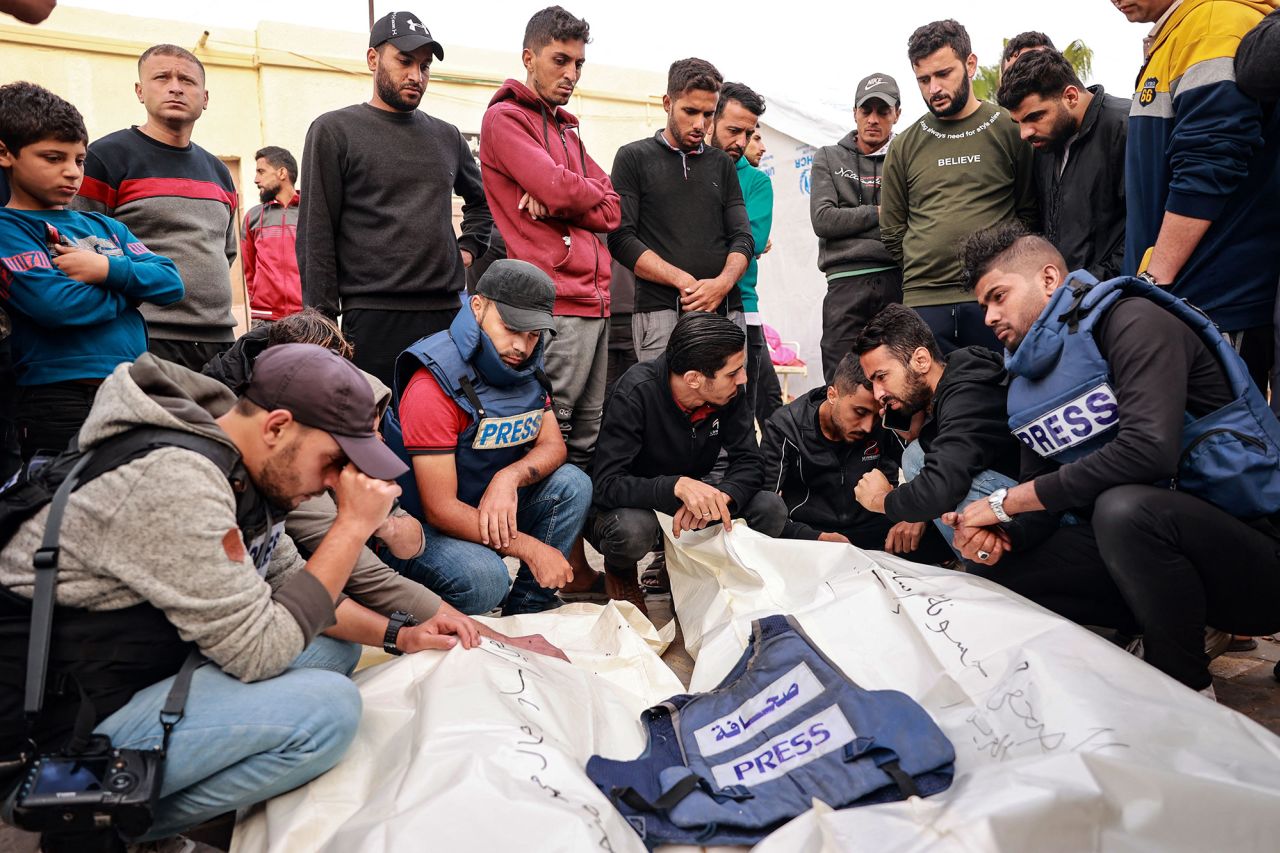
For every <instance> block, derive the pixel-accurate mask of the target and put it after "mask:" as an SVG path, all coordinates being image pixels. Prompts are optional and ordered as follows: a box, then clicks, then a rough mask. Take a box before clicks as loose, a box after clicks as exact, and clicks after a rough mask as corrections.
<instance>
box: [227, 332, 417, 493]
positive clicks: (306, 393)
mask: <svg viewBox="0 0 1280 853" xmlns="http://www.w3.org/2000/svg"><path fill="white" fill-rule="evenodd" d="M244 396H245V397H247V398H248V399H249V400H250V402H252V403H254V404H256V405H258V406H261V407H262V408H264V409H266V410H268V411H271V410H274V409H286V410H288V411H289V412H291V413H292V414H293V418H294V420H296V421H297V422H298V423H300V424H303V425H304V426H309V427H312V428H314V429H318V430H323V431H325V432H327V433H329V435H330V436H331V437H332V438H333V440H334V441H336V442H337V443H338V446H339V447H341V448H342V452H343V453H345V454H347V458H348V459H350V460H351V463H352V464H353V465H355V466H356V467H357V468H359V469H360V472H361V473H363V474H365V475H366V476H369V477H373V478H374V479H376V480H394V479H395V478H397V477H399V476H400V475H401V474H403V473H405V472H406V471H408V470H409V466H407V465H405V464H404V463H403V462H401V461H400V457H398V456H396V455H395V453H394V452H392V450H391V448H389V447H387V445H386V444H384V443H383V441H382V439H381V438H379V437H378V433H377V423H378V404H377V402H376V401H375V400H374V397H373V389H372V388H370V386H369V383H368V381H367V380H366V379H365V378H364V376H363V374H361V373H360V370H359V368H357V367H356V366H355V365H354V364H352V363H351V362H349V361H347V360H346V359H345V358H343V357H342V356H340V355H337V354H335V353H333V352H330V351H329V350H327V349H325V348H324V347H322V346H317V345H315V344H279V345H277V346H273V347H267V348H266V349H265V350H263V351H262V354H261V355H259V356H258V357H257V358H256V359H255V360H254V362H253V375H252V377H250V379H249V387H248V389H246V390H245V392H244Z"/></svg>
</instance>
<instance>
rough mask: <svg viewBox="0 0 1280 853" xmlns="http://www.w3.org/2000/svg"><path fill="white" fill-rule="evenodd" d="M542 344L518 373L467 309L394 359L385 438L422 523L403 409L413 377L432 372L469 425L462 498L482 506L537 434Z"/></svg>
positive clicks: (461, 467)
mask: <svg viewBox="0 0 1280 853" xmlns="http://www.w3.org/2000/svg"><path fill="white" fill-rule="evenodd" d="M542 356H543V342H542V341H539V342H538V346H537V348H536V349H534V351H533V355H531V356H530V357H529V358H528V360H526V361H525V363H524V366H523V367H521V368H520V369H516V368H513V367H510V366H508V365H507V364H506V363H505V362H503V361H502V359H500V358H499V357H498V354H497V352H496V351H495V350H494V348H493V344H492V343H491V342H490V341H489V338H488V336H487V335H485V334H484V332H482V331H481V330H480V326H479V324H477V323H476V318H475V315H474V314H473V313H472V312H471V308H470V307H469V306H467V305H463V306H462V310H461V311H459V312H458V314H457V316H456V317H454V318H453V323H452V324H450V326H449V329H448V330H447V331H444V332H437V333H436V334H434V335H431V336H429V337H426V338H422V339H421V340H419V341H417V342H416V343H414V344H413V345H412V346H410V347H409V348H408V349H406V350H405V351H404V352H402V353H400V355H399V357H397V358H396V371H395V387H394V388H393V389H392V398H391V405H390V406H389V407H388V408H387V414H386V415H385V416H384V418H383V421H382V437H383V438H384V439H385V440H386V442H387V445H388V446H389V447H390V448H391V449H392V450H394V451H395V452H396V454H397V455H399V456H400V458H401V459H403V460H404V461H405V463H406V464H408V465H409V470H408V471H407V472H406V473H405V474H403V475H401V476H400V478H399V479H398V480H397V481H396V482H397V483H399V484H400V490H401V493H402V494H401V497H400V505H401V506H402V507H404V508H405V509H406V510H407V511H408V512H410V513H411V514H413V515H414V516H415V517H417V518H418V519H419V520H422V519H424V518H425V516H424V515H423V511H422V499H421V496H420V495H419V494H418V485H417V481H416V480H415V479H414V475H413V460H412V458H410V456H409V453H408V451H407V450H405V447H404V434H403V430H402V429H401V426H400V419H399V414H398V410H399V408H400V398H401V395H402V394H403V393H404V389H405V388H407V387H408V385H409V380H410V379H412V378H413V374H415V373H417V372H418V370H419V369H420V368H423V367H425V368H427V369H428V370H430V371H431V375H432V376H433V377H435V380H436V382H438V383H439V384H440V387H441V388H442V389H444V391H445V393H446V394H448V395H449V396H450V397H452V398H453V401H454V402H455V403H457V404H458V406H459V407H460V408H461V409H462V411H464V412H466V413H467V414H468V415H470V416H471V423H470V425H468V426H467V428H466V429H465V430H463V431H462V432H461V433H460V434H459V435H458V445H457V450H456V451H455V452H456V456H455V463H456V465H457V471H458V500H460V501H462V502H464V503H468V504H471V505H472V506H476V505H477V504H479V503H480V498H481V497H483V496H484V490H485V489H487V488H488V487H489V481H490V480H492V479H493V475H494V474H496V473H497V472H498V471H500V470H502V469H503V468H505V467H507V466H508V465H510V464H511V463H513V462H515V461H517V460H518V459H520V458H521V457H522V456H524V455H525V454H526V453H527V452H528V450H529V447H528V446H529V445H530V444H532V443H533V441H534V440H535V439H537V437H538V431H539V430H540V429H541V428H542V417H543V414H544V410H545V408H546V401H547V395H548V394H549V393H550V392H551V389H550V386H549V383H548V382H547V378H546V374H545V373H543V370H542V364H543V358H542Z"/></svg>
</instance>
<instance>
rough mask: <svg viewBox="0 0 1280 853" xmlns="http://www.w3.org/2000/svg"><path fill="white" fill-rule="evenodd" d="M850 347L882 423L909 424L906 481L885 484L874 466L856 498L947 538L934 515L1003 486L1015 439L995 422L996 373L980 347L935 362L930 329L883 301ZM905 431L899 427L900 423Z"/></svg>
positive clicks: (1014, 460) (1013, 464)
mask: <svg viewBox="0 0 1280 853" xmlns="http://www.w3.org/2000/svg"><path fill="white" fill-rule="evenodd" d="M853 351H854V352H855V353H856V354H858V356H860V358H861V362H862V369H863V370H864V371H865V372H866V375H867V378H868V379H870V380H871V384H872V389H873V392H874V394H875V397H876V399H877V400H878V401H879V403H880V405H881V406H882V407H883V408H884V409H885V411H886V413H887V414H888V416H889V417H890V418H891V419H892V418H893V417H895V416H897V417H900V418H903V419H908V418H909V419H910V420H911V428H910V429H909V430H906V429H904V433H905V437H906V438H907V439H915V440H914V441H912V442H911V444H909V445H908V447H907V450H906V452H905V453H904V454H903V459H902V467H903V475H904V476H905V477H906V479H907V482H906V483H905V484H903V485H901V486H899V487H897V488H894V487H893V485H892V484H891V483H890V481H889V480H888V478H886V477H885V476H884V474H883V473H882V472H880V471H878V470H872V471H868V472H867V473H866V474H864V475H863V476H862V479H861V480H860V481H859V482H858V484H857V487H856V488H855V495H856V497H857V499H858V503H860V504H862V506H863V507H865V508H866V509H867V510H870V511H871V512H877V513H884V515H885V517H886V518H888V520H889V521H891V522H894V523H897V522H900V521H933V522H935V526H937V527H938V529H939V530H940V531H941V533H942V535H943V537H944V538H946V540H947V541H948V542H950V541H951V532H952V531H951V529H950V528H949V527H947V526H946V525H944V524H942V522H941V521H940V519H941V517H942V515H943V513H947V512H951V511H953V510H955V509H957V508H959V507H963V506H965V505H967V504H968V503H970V502H971V501H974V500H977V499H978V498H979V497H981V496H983V495H986V494H990V493H991V491H992V490H994V489H996V488H999V487H1000V486H1001V485H1006V484H1008V483H1010V482H1012V479H1013V478H1014V477H1016V476H1017V474H1018V447H1019V444H1018V441H1017V439H1015V438H1014V437H1013V436H1012V435H1010V434H1009V428H1008V426H1007V425H1006V422H1005V417H1006V416H1005V389H1004V382H1005V372H1004V365H1003V364H1002V363H1001V360H1000V356H998V355H996V354H995V353H993V352H992V351H991V350H989V349H987V348H986V347H980V346H972V347H963V348H961V349H958V350H955V351H953V352H952V353H951V355H949V356H947V357H946V359H945V360H943V358H942V355H941V353H940V352H939V350H938V344H937V341H935V340H934V337H933V333H932V332H931V331H930V330H929V326H928V324H927V323H925V321H924V320H923V319H921V317H920V315H919V314H917V313H916V312H915V311H913V310H911V309H910V308H907V307H906V306H905V305H889V306H887V307H885V309H884V310H883V311H881V312H880V313H879V314H877V315H876V317H875V319H873V320H872V321H871V322H870V323H868V324H867V326H866V328H865V329H864V330H863V332H862V334H861V335H860V336H859V337H858V340H857V341H855V342H854V345H853ZM903 426H904V427H905V423H904V424H903Z"/></svg>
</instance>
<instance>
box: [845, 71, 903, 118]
mask: <svg viewBox="0 0 1280 853" xmlns="http://www.w3.org/2000/svg"><path fill="white" fill-rule="evenodd" d="M872 98H879V99H880V100H882V101H884V102H885V103H886V104H888V105H889V106H891V107H896V106H898V105H900V104H901V103H902V96H901V95H900V94H898V81H897V80H894V79H893V78H892V77H890V76H889V75H888V74H868V75H867V76H866V77H863V78H862V79H861V80H859V81H858V89H857V91H856V92H855V94H854V101H853V108H854V109H855V110H856V109H857V108H858V107H860V106H862V105H863V104H865V103H866V102H867V101H869V100H871V99H872Z"/></svg>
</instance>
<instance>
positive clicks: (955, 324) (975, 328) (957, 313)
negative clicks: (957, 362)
mask: <svg viewBox="0 0 1280 853" xmlns="http://www.w3.org/2000/svg"><path fill="white" fill-rule="evenodd" d="M915 311H916V313H917V314H919V315H920V316H921V318H923V319H924V321H925V322H926V323H928V324H929V328H930V329H931V330H933V337H934V339H935V340H937V342H938V347H939V348H940V349H941V350H942V354H943V355H947V354H949V353H952V352H954V351H956V350H958V349H960V348H961V347H970V346H980V347H986V348H987V349H989V350H991V351H992V352H997V353H1003V352H1004V346H1003V345H1002V344H1001V343H1000V341H999V339H997V338H996V333H995V332H993V331H991V329H990V328H988V326H987V324H986V323H985V322H984V320H985V317H986V311H985V310H984V309H983V308H982V306H981V305H979V304H978V303H976V302H956V303H954V304H952V305H930V306H927V307H923V308H917V309H915Z"/></svg>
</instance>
